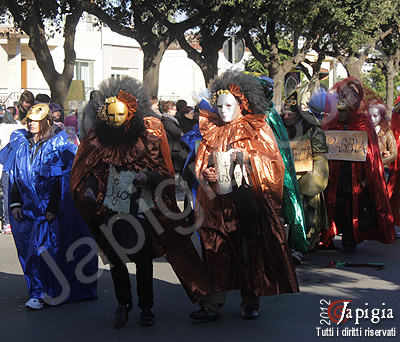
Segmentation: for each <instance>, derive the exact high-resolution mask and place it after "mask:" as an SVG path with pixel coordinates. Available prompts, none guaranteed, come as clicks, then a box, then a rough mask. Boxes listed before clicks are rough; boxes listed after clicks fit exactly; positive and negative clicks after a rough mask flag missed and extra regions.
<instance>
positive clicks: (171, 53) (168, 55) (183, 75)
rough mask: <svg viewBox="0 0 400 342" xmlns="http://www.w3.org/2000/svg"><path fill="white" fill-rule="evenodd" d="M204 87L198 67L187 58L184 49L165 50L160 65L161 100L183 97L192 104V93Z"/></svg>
mask: <svg viewBox="0 0 400 342" xmlns="http://www.w3.org/2000/svg"><path fill="white" fill-rule="evenodd" d="M204 89H205V82H204V77H203V73H202V72H201V69H200V67H199V66H198V65H197V64H196V63H195V62H193V61H192V60H191V59H189V58H187V54H186V52H185V51H184V50H172V49H171V50H167V51H166V52H165V54H164V57H163V59H162V61H161V65H160V81H159V88H158V98H159V99H161V100H173V101H176V100H179V99H183V100H186V102H187V103H188V104H190V105H193V104H194V100H193V95H194V93H199V92H201V91H202V90H204Z"/></svg>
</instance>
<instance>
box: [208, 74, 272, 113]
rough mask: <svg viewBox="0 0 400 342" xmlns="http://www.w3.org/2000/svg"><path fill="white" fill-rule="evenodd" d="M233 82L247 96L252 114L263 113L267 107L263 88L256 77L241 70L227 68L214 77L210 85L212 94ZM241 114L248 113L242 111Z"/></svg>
mask: <svg viewBox="0 0 400 342" xmlns="http://www.w3.org/2000/svg"><path fill="white" fill-rule="evenodd" d="M231 84H235V85H237V86H238V87H239V88H240V91H241V92H242V93H243V95H244V96H245V97H246V98H247V100H248V102H249V107H250V109H251V110H252V114H264V113H265V112H267V110H268V108H269V103H268V101H267V99H266V97H265V93H264V88H263V86H262V85H261V83H260V81H259V80H258V78H257V77H255V76H253V75H249V74H245V73H243V72H241V71H234V70H228V71H226V72H225V73H223V74H222V75H220V76H218V77H217V78H215V79H214V80H213V81H212V83H211V85H210V92H211V94H212V95H214V94H216V92H217V91H218V90H220V89H228V90H229V85H231ZM242 114H243V115H246V114H250V113H245V112H244V113H242Z"/></svg>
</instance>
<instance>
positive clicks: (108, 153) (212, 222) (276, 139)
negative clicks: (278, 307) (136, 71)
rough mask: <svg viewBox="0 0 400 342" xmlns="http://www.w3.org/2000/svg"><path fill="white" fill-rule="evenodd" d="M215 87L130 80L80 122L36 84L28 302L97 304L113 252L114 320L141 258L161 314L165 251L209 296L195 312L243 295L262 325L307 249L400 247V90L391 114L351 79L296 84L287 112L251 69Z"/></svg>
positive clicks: (209, 313) (24, 126)
mask: <svg viewBox="0 0 400 342" xmlns="http://www.w3.org/2000/svg"><path fill="white" fill-rule="evenodd" d="M208 94H209V97H204V98H201V99H199V101H198V103H196V104H195V106H194V107H191V106H188V104H187V102H186V101H185V100H183V99H182V100H178V101H177V102H176V103H175V102H173V101H158V99H157V98H155V97H154V98H151V99H150V98H149V97H148V96H147V95H146V89H145V88H144V87H143V85H142V84H141V83H140V82H138V81H136V80H135V79H133V78H130V77H123V78H121V79H114V78H110V79H107V80H104V81H103V82H102V83H101V84H100V86H99V88H98V90H95V91H93V92H92V93H91V95H90V101H89V102H88V104H87V105H86V106H85V108H84V109H83V112H82V115H81V117H80V120H78V118H77V116H76V115H68V116H64V113H63V108H62V106H61V105H59V104H56V103H53V102H52V100H51V98H50V97H48V96H47V95H46V96H45V95H43V94H39V95H37V96H36V98H34V96H33V94H32V93H30V92H29V91H24V92H23V94H22V95H21V98H20V101H19V103H18V105H17V106H16V107H12V108H8V110H7V113H6V115H5V117H4V118H3V123H1V124H0V134H1V135H2V136H1V148H2V149H1V151H0V163H1V164H2V165H3V170H2V190H3V230H4V231H5V232H12V234H13V237H14V241H15V244H16V247H17V252H18V257H19V260H20V263H21V267H22V269H23V272H24V276H25V280H26V284H27V288H28V293H29V296H28V300H27V302H26V306H27V307H28V308H30V309H42V308H43V307H44V306H46V305H59V304H62V303H65V302H68V301H79V300H83V299H93V298H96V296H97V292H96V288H97V267H98V265H97V251H98V252H99V254H100V255H101V256H102V259H103V262H104V263H109V264H110V270H111V276H112V280H113V285H114V292H115V297H116V299H117V308H116V311H115V316H114V322H113V327H114V328H115V329H120V328H122V327H123V326H125V325H126V324H127V322H128V316H129V312H130V311H131V309H132V305H133V297H132V294H131V285H130V279H129V272H128V269H127V267H126V263H128V262H134V263H135V264H136V270H137V273H136V282H137V297H138V306H139V308H140V310H141V313H140V320H139V321H140V323H141V324H142V325H143V326H151V325H153V324H154V320H155V316H154V312H153V305H154V293H153V259H154V258H156V257H161V256H164V257H165V258H166V260H167V261H168V262H169V263H170V264H171V266H172V268H173V270H174V272H175V273H176V275H177V276H178V278H179V280H180V281H181V284H182V286H183V288H184V290H185V292H186V294H187V295H188V297H189V298H190V299H191V301H192V302H193V303H196V305H198V306H199V307H198V309H197V310H195V311H193V312H192V313H191V314H190V317H191V319H192V320H193V321H197V322H199V321H200V322H210V321H214V320H217V319H218V318H219V317H220V316H221V313H222V309H223V306H224V303H225V300H226V294H227V292H229V291H233V290H239V291H240V294H241V304H240V313H241V317H242V318H243V319H256V318H258V317H259V315H260V309H261V308H260V305H261V303H260V297H262V296H269V295H278V294H282V293H295V292H298V291H299V288H298V282H297V278H296V273H295V264H298V263H301V261H302V257H303V255H304V253H309V252H311V251H317V250H319V249H338V248H339V247H338V244H337V239H336V238H335V237H336V236H337V235H341V242H342V247H343V251H344V252H346V253H355V252H356V247H357V245H358V244H359V243H361V242H362V241H364V240H378V241H381V242H383V243H391V242H393V241H394V239H395V237H396V231H395V225H400V211H399V210H400V202H399V201H400V197H399V196H400V195H399V193H400V192H399V189H398V187H399V186H400V181H399V179H398V176H397V175H398V167H399V166H398V165H399V158H400V155H399V153H398V147H399V145H400V120H399V119H400V111H399V107H400V98H399V99H397V100H396V103H395V107H394V110H393V113H389V112H388V110H387V107H386V106H385V104H384V103H383V101H382V100H381V99H380V98H379V97H378V96H377V95H376V94H374V93H373V91H371V90H370V89H367V88H366V87H364V86H363V85H362V83H361V82H360V81H359V80H357V79H355V78H351V77H350V78H347V79H345V80H342V81H341V82H339V83H337V84H336V85H335V86H334V87H333V88H332V89H330V90H328V91H324V90H319V91H317V92H315V93H314V94H313V95H312V96H311V98H310V100H309V102H308V106H307V108H303V107H302V106H301V99H300V98H299V93H298V92H297V91H293V92H292V93H290V94H288V96H287V97H286V98H285V99H284V102H283V105H282V108H281V109H280V110H279V112H278V111H277V110H276V108H275V106H274V104H273V102H272V94H273V81H272V80H271V79H269V78H268V77H265V76H257V75H253V74H249V73H243V72H238V71H227V72H225V73H224V74H222V75H220V76H218V77H217V78H216V79H215V80H214V81H213V82H212V83H211V85H210V87H209V89H208ZM78 121H79V124H78ZM3 133H4V139H3ZM299 151H300V152H301V153H299ZM179 192H184V193H185V194H186V195H185V198H184V200H183V201H182V202H183V206H179V204H180V203H179V202H181V201H177V193H179ZM193 238H194V239H195V240H197V241H200V244H198V245H196V244H194V243H193ZM199 246H200V248H199ZM97 248H98V250H97ZM82 263H84V267H82ZM55 268H56V269H57V270H58V271H59V272H57V271H55Z"/></svg>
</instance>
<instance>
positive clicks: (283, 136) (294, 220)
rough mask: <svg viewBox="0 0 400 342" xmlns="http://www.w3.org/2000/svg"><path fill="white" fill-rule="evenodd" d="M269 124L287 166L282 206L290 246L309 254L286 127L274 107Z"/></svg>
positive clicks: (268, 118) (301, 205) (302, 211)
mask: <svg viewBox="0 0 400 342" xmlns="http://www.w3.org/2000/svg"><path fill="white" fill-rule="evenodd" d="M267 122H268V124H269V125H270V127H271V128H272V130H273V132H274V134H275V139H276V141H277V143H278V147H279V150H280V152H281V155H282V159H283V163H284V164H285V176H284V177H285V178H284V184H283V203H282V206H283V215H284V218H285V221H286V223H287V224H288V225H289V227H290V231H289V245H290V247H291V248H293V249H295V250H297V251H300V252H307V251H308V247H309V243H308V241H307V238H306V233H305V218H304V210H303V204H302V200H301V197H300V191H299V185H298V182H297V179H296V170H295V168H294V161H293V156H292V150H291V149H290V144H289V137H288V134H287V131H286V127H285V125H284V123H283V121H282V118H281V116H280V115H279V114H278V112H277V111H276V109H275V108H274V107H272V108H271V110H270V111H269V113H268V115H267Z"/></svg>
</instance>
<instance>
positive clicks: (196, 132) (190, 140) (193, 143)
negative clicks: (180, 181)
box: [181, 124, 201, 207]
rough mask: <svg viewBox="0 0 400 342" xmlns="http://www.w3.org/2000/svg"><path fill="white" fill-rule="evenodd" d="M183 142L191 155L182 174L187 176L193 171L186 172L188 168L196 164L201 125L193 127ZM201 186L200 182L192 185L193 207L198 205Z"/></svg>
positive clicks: (182, 139) (185, 135)
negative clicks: (197, 199) (199, 186)
mask: <svg viewBox="0 0 400 342" xmlns="http://www.w3.org/2000/svg"><path fill="white" fill-rule="evenodd" d="M181 141H182V142H184V143H185V144H186V146H188V148H189V153H188V156H187V158H186V160H185V164H184V166H183V170H182V174H185V172H192V171H191V170H186V167H187V166H188V165H189V164H190V163H192V162H194V161H195V160H196V154H197V148H198V147H199V144H200V141H201V133H200V129H199V124H196V125H194V126H193V128H192V130H190V131H189V132H187V133H186V134H184V135H183V136H182V137H181ZM198 185H199V182H198V181H197V180H196V181H195V182H193V184H192V188H191V191H192V197H193V207H194V205H195V203H196V194H197V187H198Z"/></svg>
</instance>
